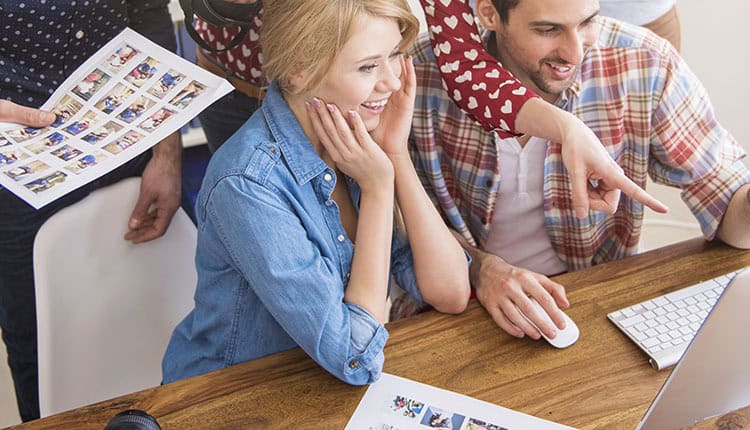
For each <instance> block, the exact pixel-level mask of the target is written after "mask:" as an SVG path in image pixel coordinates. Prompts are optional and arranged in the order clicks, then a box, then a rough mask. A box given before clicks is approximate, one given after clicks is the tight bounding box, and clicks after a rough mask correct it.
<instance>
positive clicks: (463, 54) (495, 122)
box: [420, 0, 538, 138]
mask: <svg viewBox="0 0 750 430" xmlns="http://www.w3.org/2000/svg"><path fill="white" fill-rule="evenodd" d="M420 3H421V4H422V8H423V9H424V12H425V18H426V19H427V26H428V27H429V30H430V40H431V42H432V50H433V52H434V53H435V58H436V60H437V63H438V66H440V74H441V75H442V77H443V83H444V85H445V86H446V89H447V91H448V93H449V94H450V96H451V98H452V99H453V101H454V102H455V103H456V104H457V105H458V106H459V107H460V108H461V109H462V110H463V111H464V112H466V114H467V115H469V117H471V118H472V119H473V120H474V121H477V122H478V123H479V124H481V125H482V127H483V128H484V129H485V130H487V131H491V130H495V131H496V132H497V133H498V134H499V135H500V137H503V138H505V137H510V136H515V135H517V134H519V133H516V132H515V131H516V130H515V123H516V113H517V112H518V111H519V110H520V109H521V106H522V105H523V104H524V103H525V102H526V101H527V100H529V99H531V98H535V97H538V96H537V95H536V94H534V93H533V92H532V91H531V90H529V89H527V88H526V87H524V86H523V85H522V84H521V83H520V82H519V81H518V80H516V79H515V78H514V77H513V75H512V74H511V73H510V72H509V71H507V70H505V69H504V68H503V66H502V65H500V63H498V62H497V60H496V59H495V57H493V56H492V55H490V53H489V52H487V50H486V49H485V48H484V46H483V45H482V39H481V38H480V36H479V30H478V29H477V25H476V23H475V19H474V14H473V13H472V10H471V7H470V6H469V4H468V3H467V2H466V0H420Z"/></svg>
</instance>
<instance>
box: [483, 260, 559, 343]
mask: <svg viewBox="0 0 750 430" xmlns="http://www.w3.org/2000/svg"><path fill="white" fill-rule="evenodd" d="M474 251H475V252H473V253H472V258H473V262H472V265H471V281H472V285H474V286H475V288H476V292H477V299H478V300H479V302H480V303H481V304H482V306H484V308H485V309H486V310H487V312H488V313H489V314H490V316H492V319H494V320H495V322H496V323H497V325H498V326H500V327H501V328H502V329H503V330H505V331H506V332H508V333H509V334H511V335H512V336H515V337H519V338H522V337H524V336H526V335H528V336H529V337H531V338H532V339H539V338H540V336H541V333H540V332H539V330H537V329H536V327H534V325H533V324H530V323H529V321H527V320H526V318H524V316H523V315H521V313H523V314H524V315H526V316H527V317H528V318H529V319H530V320H531V321H532V322H533V323H534V324H535V325H536V326H537V327H539V328H540V329H541V330H543V331H544V334H545V335H546V336H547V337H549V338H554V337H555V335H556V330H555V328H554V327H552V326H551V325H550V324H549V323H548V320H547V319H546V318H543V316H542V315H540V314H539V312H538V311H537V308H536V307H535V306H534V305H533V304H532V303H531V300H530V299H529V297H533V298H534V299H535V300H536V301H537V302H538V303H539V304H540V305H541V306H542V308H543V309H544V310H545V311H546V312H547V314H548V315H549V316H550V318H552V321H553V322H554V323H555V325H556V326H557V327H558V328H559V329H561V330H562V329H563V328H565V319H564V316H563V313H562V311H561V310H560V307H561V308H563V309H565V308H567V307H568V306H570V304H569V303H568V299H567V298H566V297H565V287H563V286H562V285H560V284H558V283H557V282H554V281H552V280H550V279H549V278H547V277H546V276H544V275H542V274H539V273H535V272H532V271H530V270H526V269H523V268H520V267H516V266H513V265H510V264H508V263H506V262H505V261H504V260H503V259H502V258H500V257H498V256H496V255H494V254H489V253H486V252H483V251H478V250H476V249H475V250H474Z"/></svg>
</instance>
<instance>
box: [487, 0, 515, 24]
mask: <svg viewBox="0 0 750 430" xmlns="http://www.w3.org/2000/svg"><path fill="white" fill-rule="evenodd" d="M519 1H521V0H492V4H493V5H495V10H497V13H498V15H500V20H501V21H502V22H503V24H507V23H508V12H510V10H511V9H513V8H514V7H516V6H518V2H519Z"/></svg>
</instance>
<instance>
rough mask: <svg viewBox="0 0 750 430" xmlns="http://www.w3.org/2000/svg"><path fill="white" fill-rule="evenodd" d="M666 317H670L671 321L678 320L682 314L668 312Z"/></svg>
mask: <svg viewBox="0 0 750 430" xmlns="http://www.w3.org/2000/svg"><path fill="white" fill-rule="evenodd" d="M666 317H667V318H668V319H669V320H670V321H674V320H676V319H679V318H680V315H679V314H678V313H677V312H669V313H668V314H667V315H666Z"/></svg>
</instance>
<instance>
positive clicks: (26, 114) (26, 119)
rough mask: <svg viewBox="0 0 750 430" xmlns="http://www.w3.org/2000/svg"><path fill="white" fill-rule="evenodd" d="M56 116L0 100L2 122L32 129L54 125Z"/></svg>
mask: <svg viewBox="0 0 750 430" xmlns="http://www.w3.org/2000/svg"><path fill="white" fill-rule="evenodd" d="M54 120H55V114H53V113H52V112H47V111H43V110H39V109H34V108H30V107H26V106H21V105H17V104H15V103H13V102H11V101H8V100H0V122H9V123H14V124H21V125H26V126H30V127H45V126H48V125H50V124H52V121H54Z"/></svg>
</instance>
